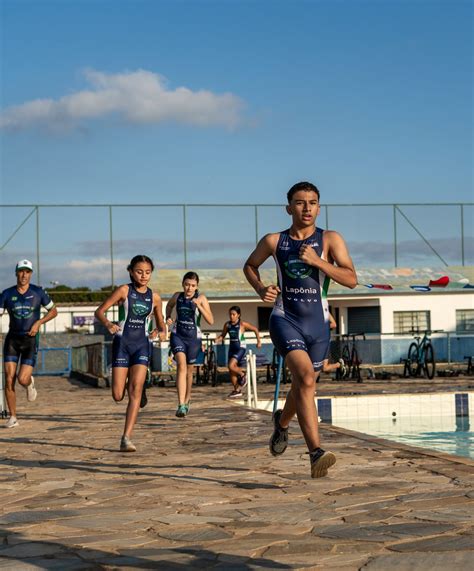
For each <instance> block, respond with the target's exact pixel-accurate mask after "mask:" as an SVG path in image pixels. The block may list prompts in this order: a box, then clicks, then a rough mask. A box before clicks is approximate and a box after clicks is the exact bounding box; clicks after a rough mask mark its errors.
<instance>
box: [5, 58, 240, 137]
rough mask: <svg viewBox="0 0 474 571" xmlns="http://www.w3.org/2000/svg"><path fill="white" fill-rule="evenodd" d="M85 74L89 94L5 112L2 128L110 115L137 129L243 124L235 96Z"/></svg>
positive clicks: (135, 76) (148, 77)
mask: <svg viewBox="0 0 474 571" xmlns="http://www.w3.org/2000/svg"><path fill="white" fill-rule="evenodd" d="M84 75H85V78H86V81H87V82H88V83H89V85H90V89H87V90H83V91H78V92H76V93H72V94H70V95H65V96H63V97H61V98H59V99H57V100H55V99H35V100H33V101H28V102H26V103H23V104H21V105H15V106H10V107H7V108H6V109H4V110H3V111H2V112H1V113H0V128H3V129H12V130H20V129H29V128H31V127H46V128H48V129H51V130H67V129H72V128H75V127H79V126H80V125H81V124H82V123H84V122H85V121H90V120H94V119H99V118H103V117H108V116H111V115H115V116H118V117H119V118H121V119H122V120H124V121H126V122H129V123H134V124H152V123H162V122H165V121H175V122H178V123H183V124H187V125H194V126H199V127H209V126H219V127H227V128H233V127H235V126H237V124H238V123H239V122H240V121H241V112H242V109H243V106H244V103H243V101H242V100H241V99H240V98H239V97H237V96H236V95H233V94H232V93H223V94H220V95H218V94H215V93H212V92H211V91H206V90H199V91H192V90H191V89H188V88H186V87H178V88H176V89H174V90H171V89H169V88H168V85H167V82H166V80H165V79H164V78H163V77H162V76H160V75H158V74H157V73H152V72H150V71H146V70H142V69H140V70H137V71H133V72H127V73H119V74H107V73H103V72H100V71H95V70H86V71H85V72H84Z"/></svg>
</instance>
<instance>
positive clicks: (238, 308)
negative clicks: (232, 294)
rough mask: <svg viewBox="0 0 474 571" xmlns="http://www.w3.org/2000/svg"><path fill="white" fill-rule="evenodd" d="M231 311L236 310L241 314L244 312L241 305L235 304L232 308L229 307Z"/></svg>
mask: <svg viewBox="0 0 474 571" xmlns="http://www.w3.org/2000/svg"><path fill="white" fill-rule="evenodd" d="M231 311H235V312H236V313H238V314H239V315H240V314H241V313H242V312H241V311H240V307H239V306H238V305H233V306H232V307H231V308H229V313H230V312H231Z"/></svg>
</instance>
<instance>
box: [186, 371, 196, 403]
mask: <svg viewBox="0 0 474 571" xmlns="http://www.w3.org/2000/svg"><path fill="white" fill-rule="evenodd" d="M193 375H194V365H187V367H186V393H185V397H184V403H185V404H189V401H190V400H191V389H192V386H193Z"/></svg>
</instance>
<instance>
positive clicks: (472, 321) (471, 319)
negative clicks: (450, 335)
mask: <svg viewBox="0 0 474 571" xmlns="http://www.w3.org/2000/svg"><path fill="white" fill-rule="evenodd" d="M456 333H474V309H456Z"/></svg>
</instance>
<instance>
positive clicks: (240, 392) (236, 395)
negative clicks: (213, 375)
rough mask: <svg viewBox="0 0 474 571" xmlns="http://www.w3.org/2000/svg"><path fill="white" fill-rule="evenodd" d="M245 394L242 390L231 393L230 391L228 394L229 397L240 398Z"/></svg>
mask: <svg viewBox="0 0 474 571" xmlns="http://www.w3.org/2000/svg"><path fill="white" fill-rule="evenodd" d="M243 396H244V395H243V394H242V391H232V392H231V393H229V394H228V395H227V398H228V399H240V398H242V397H243Z"/></svg>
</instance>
